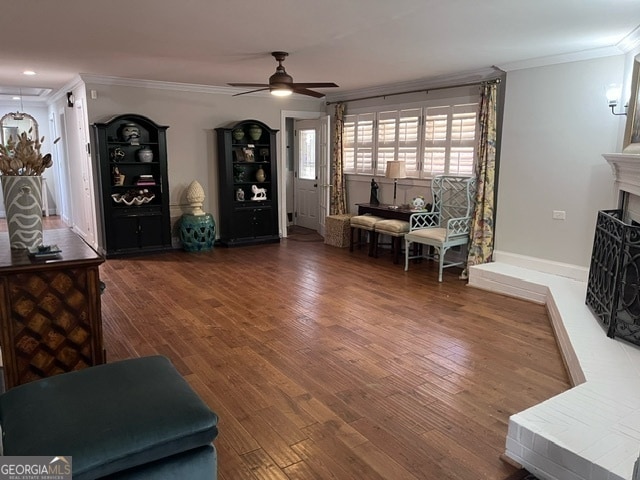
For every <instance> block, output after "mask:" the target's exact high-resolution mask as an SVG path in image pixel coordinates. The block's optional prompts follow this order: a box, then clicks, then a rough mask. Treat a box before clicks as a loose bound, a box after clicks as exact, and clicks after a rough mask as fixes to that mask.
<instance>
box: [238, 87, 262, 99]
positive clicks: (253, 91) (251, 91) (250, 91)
mask: <svg viewBox="0 0 640 480" xmlns="http://www.w3.org/2000/svg"><path fill="white" fill-rule="evenodd" d="M263 90H269V87H266V88H259V89H257V90H249V91H248V92H242V93H236V94H234V95H231V96H232V97H239V96H240V95H246V94H247V93H255V92H262V91H263Z"/></svg>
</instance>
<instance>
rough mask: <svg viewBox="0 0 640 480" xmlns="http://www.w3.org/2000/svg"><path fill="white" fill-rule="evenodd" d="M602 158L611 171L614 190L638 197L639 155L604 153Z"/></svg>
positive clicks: (639, 179)
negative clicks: (613, 179) (614, 185)
mask: <svg viewBox="0 0 640 480" xmlns="http://www.w3.org/2000/svg"><path fill="white" fill-rule="evenodd" d="M602 156H603V157H604V158H605V160H606V161H607V162H609V165H611V168H612V169H613V176H614V177H615V180H616V188H617V189H618V190H619V191H623V192H629V193H630V194H632V195H638V196H640V154H637V153H605V154H604V155H602Z"/></svg>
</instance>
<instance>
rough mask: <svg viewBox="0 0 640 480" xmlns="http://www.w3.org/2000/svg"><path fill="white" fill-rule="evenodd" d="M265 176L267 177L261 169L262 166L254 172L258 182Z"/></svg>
mask: <svg viewBox="0 0 640 480" xmlns="http://www.w3.org/2000/svg"><path fill="white" fill-rule="evenodd" d="M266 178H267V175H266V174H265V173H264V170H263V169H262V167H260V168H259V169H258V171H257V172H256V180H257V181H258V182H264V181H265V180H266Z"/></svg>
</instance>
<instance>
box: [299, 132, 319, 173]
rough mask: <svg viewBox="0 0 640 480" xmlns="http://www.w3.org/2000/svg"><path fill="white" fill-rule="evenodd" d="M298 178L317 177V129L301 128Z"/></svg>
mask: <svg viewBox="0 0 640 480" xmlns="http://www.w3.org/2000/svg"><path fill="white" fill-rule="evenodd" d="M298 135H299V140H298V141H299V145H300V146H299V147H298V148H299V151H298V158H299V162H300V165H299V166H298V178H301V179H303V180H315V179H316V131H315V129H309V130H299V131H298Z"/></svg>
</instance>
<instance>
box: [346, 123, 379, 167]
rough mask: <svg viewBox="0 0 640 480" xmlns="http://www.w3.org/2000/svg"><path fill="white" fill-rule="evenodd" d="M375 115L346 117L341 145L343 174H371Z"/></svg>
mask: <svg viewBox="0 0 640 480" xmlns="http://www.w3.org/2000/svg"><path fill="white" fill-rule="evenodd" d="M374 119H375V114H373V113H365V114H362V115H346V116H345V122H344V133H343V145H344V165H345V172H346V171H349V172H351V173H363V174H371V173H373V121H374Z"/></svg>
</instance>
